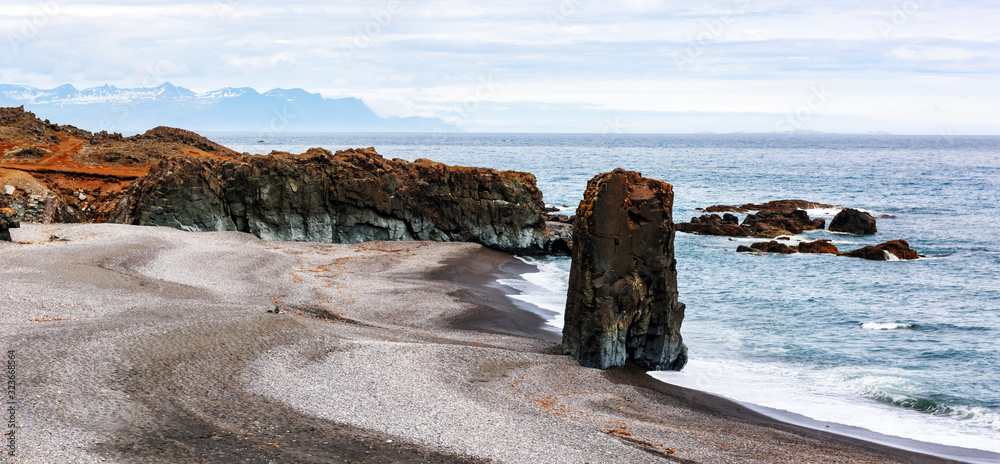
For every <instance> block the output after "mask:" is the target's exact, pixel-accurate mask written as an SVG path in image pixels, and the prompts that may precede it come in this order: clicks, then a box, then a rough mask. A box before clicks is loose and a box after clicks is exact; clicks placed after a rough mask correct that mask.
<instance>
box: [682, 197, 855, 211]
mask: <svg viewBox="0 0 1000 464" xmlns="http://www.w3.org/2000/svg"><path fill="white" fill-rule="evenodd" d="M828 208H840V207H839V206H836V205H828V204H826V203H816V202H814V201H806V200H772V201H769V202H767V203H762V204H754V203H747V204H745V205H743V206H730V205H713V206H709V207H708V208H704V211H705V212H706V213H746V212H749V211H783V212H792V211H795V210H797V209H828ZM698 209H702V208H698Z"/></svg>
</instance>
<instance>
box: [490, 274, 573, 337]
mask: <svg viewBox="0 0 1000 464" xmlns="http://www.w3.org/2000/svg"><path fill="white" fill-rule="evenodd" d="M518 259H520V260H521V261H524V262H525V263H528V264H530V265H532V266H535V267H536V268H537V269H538V272H531V273H526V274H521V278H520V279H500V280H498V281H497V283H499V284H501V285H506V286H508V287H511V288H513V289H515V290H518V291H519V292H520V294H518V295H510V297H511V298H514V299H517V300H520V301H524V302H527V303H530V304H533V305H535V306H537V307H539V308H542V309H544V310H546V311H550V312H552V313H554V317H552V318H551V319H549V320H548V321H546V323H547V324H549V325H550V326H552V327H555V328H558V329H562V328H563V316H564V314H565V312H566V292H567V291H569V260H567V259H558V258H547V259H535V258H530V257H523V258H522V257H520V256H519V257H518Z"/></svg>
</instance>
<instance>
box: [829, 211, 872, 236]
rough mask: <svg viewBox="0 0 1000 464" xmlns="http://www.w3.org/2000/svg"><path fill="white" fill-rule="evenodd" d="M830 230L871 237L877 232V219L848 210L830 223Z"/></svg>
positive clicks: (840, 213) (838, 214)
mask: <svg viewBox="0 0 1000 464" xmlns="http://www.w3.org/2000/svg"><path fill="white" fill-rule="evenodd" d="M830 230H831V231H833V232H846V233H848V234H855V235H871V234H874V233H875V232H876V228H875V218H874V217H872V215H871V214H868V213H863V212H861V211H858V210H856V209H853V208H847V209H845V210H843V211H841V212H839V213H837V215H836V216H834V218H833V220H832V221H830Z"/></svg>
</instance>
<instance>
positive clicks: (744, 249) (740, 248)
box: [736, 245, 757, 253]
mask: <svg viewBox="0 0 1000 464" xmlns="http://www.w3.org/2000/svg"><path fill="white" fill-rule="evenodd" d="M755 251H757V250H754V249H753V248H750V247H748V246H746V245H740V246H738V247H736V252H737V253H753V252H755Z"/></svg>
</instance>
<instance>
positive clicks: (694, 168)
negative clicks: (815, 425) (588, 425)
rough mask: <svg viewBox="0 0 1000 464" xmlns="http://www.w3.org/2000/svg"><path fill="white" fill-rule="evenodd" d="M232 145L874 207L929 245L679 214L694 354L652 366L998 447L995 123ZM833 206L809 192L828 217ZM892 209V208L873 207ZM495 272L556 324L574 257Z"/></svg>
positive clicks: (800, 405)
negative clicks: (795, 244)
mask: <svg viewBox="0 0 1000 464" xmlns="http://www.w3.org/2000/svg"><path fill="white" fill-rule="evenodd" d="M206 135H208V136H209V137H210V138H212V139H213V140H216V141H218V142H219V143H222V144H223V145H226V146H228V147H230V148H233V149H235V150H237V151H246V152H250V153H268V152H270V151H271V150H281V151H290V152H293V153H301V152H303V151H305V150H306V149H308V148H310V147H316V146H322V147H324V148H328V149H331V150H337V149H343V148H349V147H368V146H373V147H375V148H376V149H377V150H378V152H379V153H380V154H382V155H383V156H385V157H386V158H403V159H406V160H411V161H412V160H414V159H417V158H429V159H432V160H435V161H440V162H444V163H447V164H457V165H466V166H483V167H490V168H496V169H513V170H518V171H527V172H531V173H533V174H534V175H535V176H536V177H537V179H538V186H539V188H540V189H541V190H542V192H543V194H544V198H545V201H546V203H547V204H550V205H556V206H559V207H561V208H562V209H563V211H565V212H566V213H567V214H572V212H573V211H574V210H575V206H576V205H577V204H578V202H579V201H580V199H581V195H582V193H583V190H584V188H585V186H586V183H587V181H588V180H589V179H590V178H592V177H593V176H594V175H596V174H598V173H601V172H605V171H609V170H612V169H614V168H616V167H621V168H624V169H629V170H634V171H639V172H641V173H642V174H643V175H644V176H646V177H652V178H656V179H660V180H663V181H665V182H668V183H671V184H673V186H674V197H675V198H674V220H675V221H676V222H682V221H687V220H689V219H690V218H691V217H693V216H698V215H700V214H701V212H700V211H697V210H696V209H695V208H698V207H706V206H710V205H715V204H735V205H739V204H744V203H751V202H752V203H762V202H765V201H769V200H778V199H789V198H795V199H805V200H809V201H813V202H820V203H829V204H834V205H842V206H845V207H853V208H858V209H861V210H864V211H868V212H871V213H872V214H873V215H875V216H876V217H877V218H878V233H877V234H876V235H874V236H865V237H857V236H851V235H845V234H838V233H832V232H828V231H825V230H822V231H807V232H804V233H803V234H802V235H801V236H798V237H796V239H797V240H818V239H830V240H832V241H833V244H835V245H836V246H837V247H838V248H839V249H840V250H841V251H849V250H853V249H855V248H860V247H862V246H864V245H874V244H877V243H881V242H885V241H888V240H893V239H904V240H907V241H908V242H909V243H910V246H911V247H912V248H914V249H916V250H917V251H918V252H919V253H920V254H921V255H923V256H924V257H923V258H921V259H918V260H916V261H884V262H875V261H865V260H861V259H852V258H842V257H836V256H832V255H804V254H796V255H788V256H777V255H763V256H762V255H750V254H742V253H741V254H737V253H736V252H735V249H736V247H737V246H738V245H741V244H745V245H749V244H750V243H752V242H754V241H757V240H754V239H733V240H730V239H729V238H726V237H707V236H695V235H689V234H684V233H678V234H677V236H676V239H675V248H676V251H675V252H676V258H677V271H678V279H677V280H678V286H679V292H680V300H681V301H682V302H684V303H685V304H686V305H687V312H686V317H685V319H684V323H683V327H682V329H681V334H682V336H683V337H684V340H685V343H686V344H687V345H688V347H689V355H690V361H689V363H688V364H687V366H686V367H685V368H684V370H683V371H681V372H659V373H652V374H651V375H653V376H654V377H656V378H657V379H660V380H662V381H664V382H669V383H672V384H676V385H680V386H684V387H688V388H693V389H696V390H701V391H705V392H709V393H714V394H718V395H721V396H725V397H727V398H730V399H733V400H736V401H739V402H742V403H745V404H750V405H756V406H759V407H761V408H760V410H762V411H780V412H788V413H791V414H793V415H796V416H802V417H805V418H810V419H815V420H818V421H824V422H829V423H833V424H842V425H845V426H850V427H857V428H860V429H865V430H870V431H873V432H876V433H879V434H884V435H887V436H891V437H902V438H907V439H912V440H917V441H920V442H926V443H934V444H940V445H947V446H956V447H963V448H972V449H977V450H985V451H991V452H996V453H1000V233H998V226H1000V137H965V136H892V135H862V136H847V135H812V134H810V135H805V134H803V135H749V134H748V135H743V134H734V135H714V134H706V135H622V134H607V135H600V134H598V135H568V134H567V135H559V134H268V135H267V137H266V138H265V139H264V140H261V138H260V137H261V136H260V135H259V134H206ZM835 213H836V210H828V211H820V210H817V211H810V216H813V217H817V216H818V217H825V218H827V222H828V223H829V220H830V219H831V218H832V217H833V214H835ZM882 216H885V217H882ZM522 259H524V260H525V261H527V262H529V263H532V264H535V265H536V267H537V268H538V270H539V272H537V273H533V274H526V275H524V279H523V280H508V281H504V282H502V283H504V284H506V285H508V286H511V287H513V288H515V289H517V290H519V291H520V294H519V295H516V296H515V297H516V298H518V299H521V300H524V301H527V302H529V303H532V304H534V305H535V306H537V307H538V308H539V312H540V313H541V314H544V315H546V316H547V318H548V319H549V320H550V325H551V326H552V328H553V330H559V329H558V327H561V315H562V311H563V306H564V304H565V300H566V288H567V281H568V278H569V259H568V258H531V257H523V258H522Z"/></svg>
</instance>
